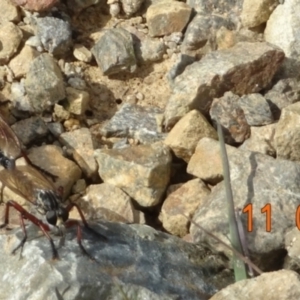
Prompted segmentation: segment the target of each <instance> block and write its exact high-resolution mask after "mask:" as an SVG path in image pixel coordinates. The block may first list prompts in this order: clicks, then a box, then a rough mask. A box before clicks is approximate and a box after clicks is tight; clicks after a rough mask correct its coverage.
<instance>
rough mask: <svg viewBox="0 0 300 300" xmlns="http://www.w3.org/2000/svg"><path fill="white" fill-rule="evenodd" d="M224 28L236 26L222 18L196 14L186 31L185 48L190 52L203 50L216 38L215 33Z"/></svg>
mask: <svg viewBox="0 0 300 300" xmlns="http://www.w3.org/2000/svg"><path fill="white" fill-rule="evenodd" d="M222 26H224V28H228V29H233V28H234V25H233V24H232V23H230V22H229V21H228V20H227V19H226V18H224V17H222V16H217V15H205V14H196V16H195V17H194V18H193V20H192V21H191V22H190V23H189V25H188V27H187V29H186V32H185V35H184V40H183V48H184V49H188V50H196V49H199V48H202V47H203V46H204V45H205V44H206V42H207V40H209V39H211V38H214V37H215V32H216V31H217V30H218V29H219V28H221V27H222Z"/></svg>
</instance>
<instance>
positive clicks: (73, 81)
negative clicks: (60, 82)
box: [68, 76, 86, 90]
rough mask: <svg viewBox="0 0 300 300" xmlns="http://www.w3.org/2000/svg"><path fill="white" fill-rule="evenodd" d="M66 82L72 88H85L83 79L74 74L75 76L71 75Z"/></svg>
mask: <svg viewBox="0 0 300 300" xmlns="http://www.w3.org/2000/svg"><path fill="white" fill-rule="evenodd" d="M68 84H69V85H70V86H71V87H72V88H74V89H78V90H85V89H86V83H85V81H84V80H83V79H81V78H79V77H77V76H75V77H71V78H70V79H69V80H68Z"/></svg>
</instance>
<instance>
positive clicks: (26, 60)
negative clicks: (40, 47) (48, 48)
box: [8, 45, 40, 79]
mask: <svg viewBox="0 0 300 300" xmlns="http://www.w3.org/2000/svg"><path fill="white" fill-rule="evenodd" d="M38 55H40V53H39V52H38V51H37V50H35V49H34V48H32V47H30V46H27V45H25V46H24V47H23V48H22V49H21V51H20V53H19V54H17V55H16V56H15V57H14V58H13V59H12V60H11V61H10V62H9V64H8V66H9V67H10V69H11V70H12V71H13V73H14V75H15V78H17V79H18V78H20V77H24V76H25V75H26V74H27V72H28V71H29V67H30V64H31V62H32V61H33V60H34V59H35V58H36V57H37V56H38Z"/></svg>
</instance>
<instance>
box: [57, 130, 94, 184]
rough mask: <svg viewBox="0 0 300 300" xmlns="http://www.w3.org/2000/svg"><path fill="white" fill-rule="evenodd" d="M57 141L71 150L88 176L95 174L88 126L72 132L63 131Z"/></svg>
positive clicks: (92, 147) (91, 176) (91, 141)
mask: <svg viewBox="0 0 300 300" xmlns="http://www.w3.org/2000/svg"><path fill="white" fill-rule="evenodd" d="M59 141H60V142H61V143H62V144H63V145H65V146H67V147H68V148H71V149H72V150H73V158H74V160H75V161H76V162H77V164H78V165H79V166H80V167H81V169H82V171H83V172H84V174H85V175H86V176H87V177H89V178H92V179H93V178H95V177H96V176H97V171H98V166H97V164H96V161H95V159H94V157H93V155H94V144H93V140H92V135H91V132H90V130H89V129H88V128H80V129H78V130H74V131H72V132H64V133H63V134H61V135H60V137H59Z"/></svg>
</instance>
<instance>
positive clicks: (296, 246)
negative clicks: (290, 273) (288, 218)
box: [283, 209, 300, 271]
mask: <svg viewBox="0 0 300 300" xmlns="http://www.w3.org/2000/svg"><path fill="white" fill-rule="evenodd" d="M299 221H300V220H299V209H297V212H296V222H295V223H296V226H297V227H295V228H293V229H291V230H289V231H288V232H287V233H286V234H285V249H286V250H287V251H288V255H287V256H286V258H285V261H284V266H283V267H284V268H285V269H290V270H294V271H297V270H299V266H300V260H299V254H300V242H299V241H300V240H299V237H298V234H299V225H300V223H299Z"/></svg>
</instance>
